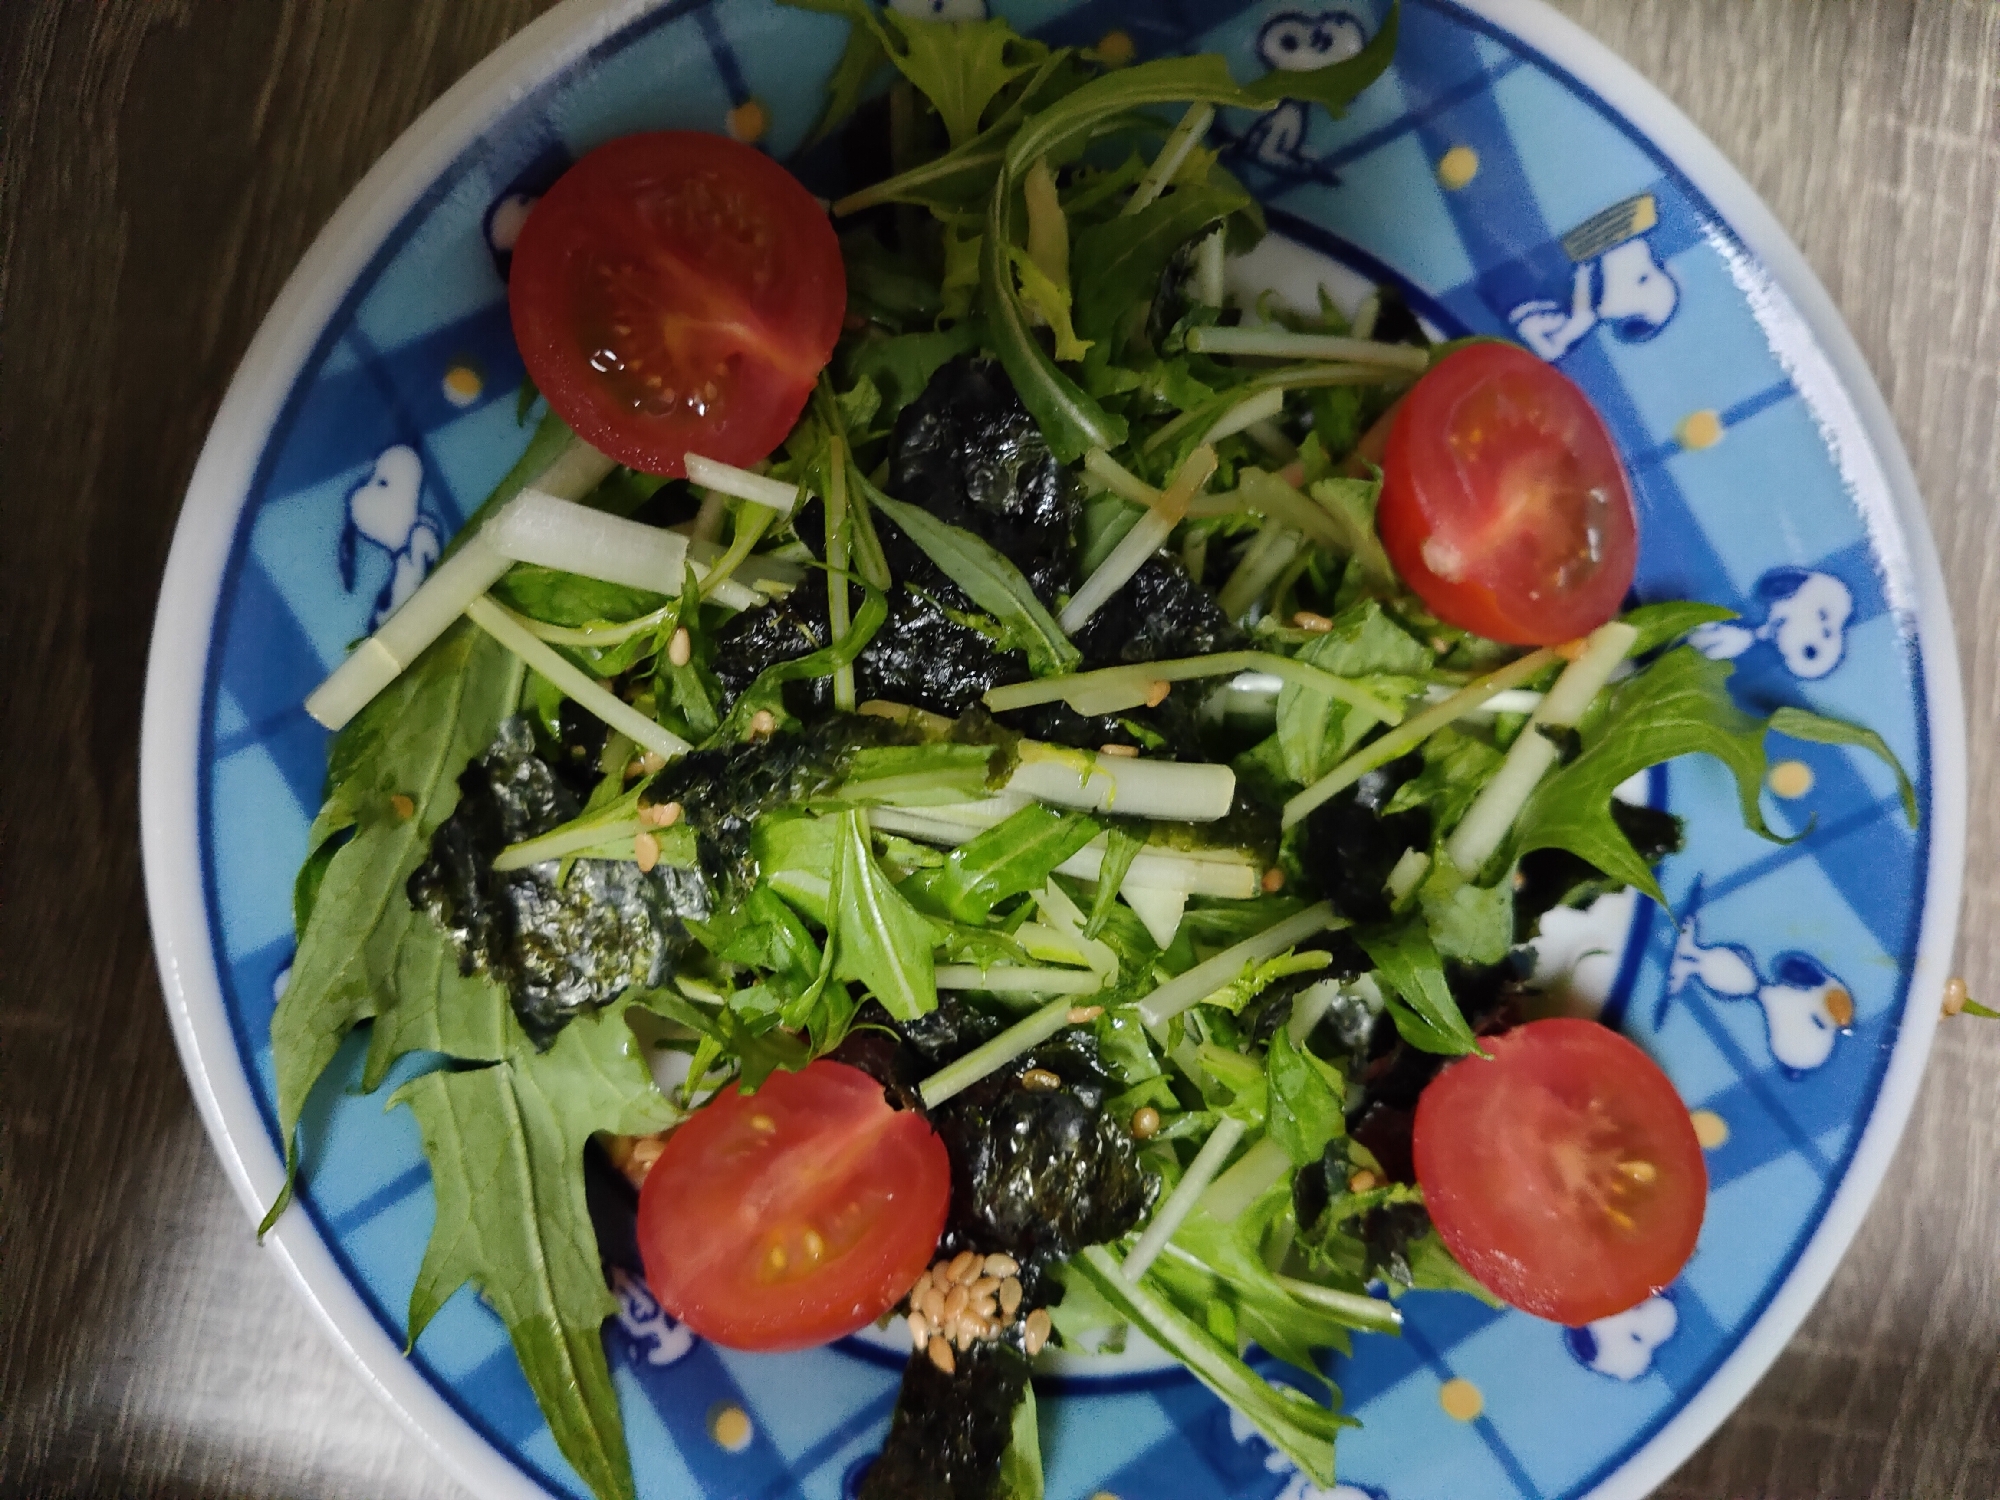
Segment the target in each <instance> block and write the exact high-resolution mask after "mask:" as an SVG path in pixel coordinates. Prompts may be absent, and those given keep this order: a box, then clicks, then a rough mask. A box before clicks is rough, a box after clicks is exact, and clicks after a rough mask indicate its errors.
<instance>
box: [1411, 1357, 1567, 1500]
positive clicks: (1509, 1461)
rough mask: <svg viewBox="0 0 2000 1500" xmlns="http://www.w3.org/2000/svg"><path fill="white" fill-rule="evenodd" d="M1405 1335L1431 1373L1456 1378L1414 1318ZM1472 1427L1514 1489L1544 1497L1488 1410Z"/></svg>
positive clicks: (1529, 1498) (1529, 1499) (1527, 1496)
mask: <svg viewBox="0 0 2000 1500" xmlns="http://www.w3.org/2000/svg"><path fill="white" fill-rule="evenodd" d="M1403 1338H1404V1340H1405V1341H1406V1342H1407V1343H1408V1344H1409V1345H1410V1347H1411V1348H1412V1349H1415V1350H1416V1351H1417V1353H1418V1354H1420V1355H1422V1356H1423V1361H1424V1363H1425V1364H1427V1365H1429V1366H1430V1367H1431V1373H1433V1374H1434V1375H1436V1376H1437V1377H1438V1379H1440V1380H1452V1379H1455V1378H1456V1375H1455V1373H1454V1372H1453V1370H1452V1368H1451V1366H1450V1365H1449V1364H1447V1363H1446V1362H1445V1359H1444V1356H1443V1355H1442V1354H1440V1353H1439V1352H1438V1351H1437V1350H1436V1349H1435V1348H1433V1347H1432V1346H1431V1342H1430V1340H1429V1339H1427V1338H1425V1337H1424V1333H1423V1330H1422V1329H1420V1328H1418V1327H1417V1326H1416V1323H1415V1322H1414V1320H1409V1319H1406V1320H1405V1321H1404V1323H1403ZM1472 1430H1473V1431H1474V1432H1477V1433H1478V1434H1479V1436H1480V1438H1481V1440H1482V1441H1483V1442H1484V1443H1485V1444H1486V1449H1487V1451H1488V1452H1489V1453H1491V1454H1492V1455H1493V1458H1494V1461H1495V1462H1496V1463H1498V1464H1499V1465H1500V1467H1501V1468H1502V1469H1505V1470H1506V1471H1507V1478H1508V1479H1509V1480H1511V1481H1512V1482H1513V1485H1514V1488H1515V1489H1517V1490H1519V1491H1520V1492H1521V1494H1522V1496H1523V1500H1540V1496H1541V1493H1542V1491H1541V1487H1540V1486H1539V1485H1537V1484H1536V1483H1535V1481H1534V1480H1533V1479H1531V1478H1529V1477H1528V1471H1527V1468H1526V1467H1525V1466H1524V1465H1523V1464H1522V1463H1521V1460H1520V1459H1518V1458H1516V1457H1515V1456H1514V1450H1513V1449H1512V1448H1510V1447H1508V1446H1507V1440H1506V1439H1505V1438H1503V1437H1501V1436H1500V1429H1499V1428H1497V1427H1495V1426H1494V1425H1493V1419H1492V1418H1491V1417H1489V1416H1487V1415H1486V1413H1485V1412H1483V1411H1482V1412H1480V1414H1479V1415H1478V1416H1476V1417H1474V1418H1473V1419H1472Z"/></svg>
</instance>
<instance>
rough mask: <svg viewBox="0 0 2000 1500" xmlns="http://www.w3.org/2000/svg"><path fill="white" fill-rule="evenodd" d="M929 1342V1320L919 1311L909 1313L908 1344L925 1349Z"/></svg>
mask: <svg viewBox="0 0 2000 1500" xmlns="http://www.w3.org/2000/svg"><path fill="white" fill-rule="evenodd" d="M930 1342H931V1320H930V1319H929V1318H927V1317H925V1316H924V1315H923V1314H922V1313H920V1312H913V1313H911V1314H910V1346H911V1347H912V1348H915V1349H926V1348H929V1347H930Z"/></svg>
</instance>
